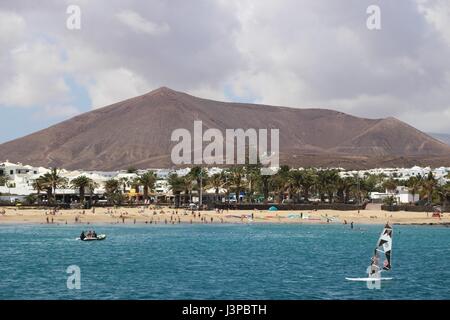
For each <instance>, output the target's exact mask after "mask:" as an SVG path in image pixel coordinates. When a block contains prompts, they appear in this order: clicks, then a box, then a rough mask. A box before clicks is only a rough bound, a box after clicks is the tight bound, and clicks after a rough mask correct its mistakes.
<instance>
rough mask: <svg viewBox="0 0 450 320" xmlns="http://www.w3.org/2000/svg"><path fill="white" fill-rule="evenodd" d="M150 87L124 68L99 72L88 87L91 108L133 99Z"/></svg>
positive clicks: (143, 80)
mask: <svg viewBox="0 0 450 320" xmlns="http://www.w3.org/2000/svg"><path fill="white" fill-rule="evenodd" d="M149 87H150V85H149V84H148V83H147V81H146V80H145V79H143V78H142V77H141V76H139V75H138V74H136V73H134V72H132V71H131V70H128V69H126V68H118V69H112V70H105V71H102V72H99V73H98V74H97V75H95V76H94V79H93V84H92V85H91V86H89V89H88V91H89V94H90V96H91V99H92V106H93V107H94V108H100V107H104V106H107V105H109V104H112V103H115V102H119V101H122V100H125V99H128V98H133V97H136V96H138V95H141V94H144V93H146V92H147V91H148V88H149Z"/></svg>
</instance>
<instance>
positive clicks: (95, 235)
mask: <svg viewBox="0 0 450 320" xmlns="http://www.w3.org/2000/svg"><path fill="white" fill-rule="evenodd" d="M92 238H97V233H95V230H94V231H92Z"/></svg>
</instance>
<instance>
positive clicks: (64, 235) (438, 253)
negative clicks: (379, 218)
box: [0, 224, 450, 299]
mask: <svg viewBox="0 0 450 320" xmlns="http://www.w3.org/2000/svg"><path fill="white" fill-rule="evenodd" d="M381 228H382V226H366V225H364V226H358V225H357V226H355V229H353V230H351V229H350V228H349V226H345V225H262V224H259V225H258V224H251V225H239V224H236V225H139V226H138V225H130V226H126V225H125V226H115V225H97V226H95V227H94V226H92V225H90V226H82V225H76V226H73V225H72V226H70V225H69V226H66V225H62V226H57V225H55V226H53V225H51V226H47V225H6V226H5V225H3V226H0V299H450V228H446V227H435V226H417V227H415V226H394V238H393V243H394V244H393V260H392V261H393V270H392V272H390V274H389V276H392V277H394V279H393V280H391V281H385V282H382V284H381V288H380V289H379V290H377V289H372V290H370V289H368V288H367V286H366V284H365V283H364V282H350V281H346V280H345V277H365V276H366V274H365V271H366V268H367V266H368V264H369V261H370V254H371V253H372V250H373V248H374V245H375V243H376V241H377V239H378V236H379V233H380V232H381ZM82 229H95V230H96V231H97V233H99V234H100V233H105V234H107V236H108V238H107V239H106V240H104V241H91V242H81V241H77V240H75V239H76V238H77V237H78V236H79V233H80V231H81V230H82ZM70 265H77V266H78V267H79V268H80V276H81V277H80V283H81V289H79V290H77V289H68V288H67V278H68V276H69V274H68V273H66V269H67V267H68V266H70ZM384 276H387V274H385V275H384Z"/></svg>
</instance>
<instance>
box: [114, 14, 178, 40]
mask: <svg viewBox="0 0 450 320" xmlns="http://www.w3.org/2000/svg"><path fill="white" fill-rule="evenodd" d="M116 16H117V18H118V19H119V21H121V22H122V23H123V24H125V25H127V26H128V27H130V28H131V29H132V30H133V31H134V32H138V33H140V32H142V33H147V34H150V35H154V36H155V35H161V34H164V33H166V32H168V31H169V30H170V28H169V25H168V24H167V23H163V24H156V23H154V22H152V21H149V20H146V19H144V18H143V17H142V16H141V15H139V14H138V13H136V12H134V11H132V10H124V11H122V12H120V13H118V14H117V15H116Z"/></svg>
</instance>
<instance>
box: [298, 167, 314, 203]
mask: <svg viewBox="0 0 450 320" xmlns="http://www.w3.org/2000/svg"><path fill="white" fill-rule="evenodd" d="M301 172H302V190H303V197H304V198H305V200H306V201H308V198H309V194H310V191H311V189H312V188H313V187H314V186H315V185H316V180H317V171H316V170H315V169H305V170H302V171H301Z"/></svg>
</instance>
